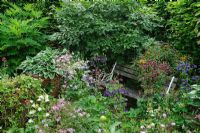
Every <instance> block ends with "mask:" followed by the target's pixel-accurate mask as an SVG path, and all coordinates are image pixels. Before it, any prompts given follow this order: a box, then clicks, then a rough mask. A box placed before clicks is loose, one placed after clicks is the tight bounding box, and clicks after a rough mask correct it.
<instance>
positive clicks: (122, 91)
mask: <svg viewBox="0 0 200 133" xmlns="http://www.w3.org/2000/svg"><path fill="white" fill-rule="evenodd" d="M118 92H119V93H121V94H128V91H127V90H125V89H118Z"/></svg>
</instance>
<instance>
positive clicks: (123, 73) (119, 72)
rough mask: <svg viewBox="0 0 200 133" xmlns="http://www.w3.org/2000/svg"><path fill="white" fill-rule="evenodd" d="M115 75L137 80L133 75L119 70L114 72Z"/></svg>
mask: <svg viewBox="0 0 200 133" xmlns="http://www.w3.org/2000/svg"><path fill="white" fill-rule="evenodd" d="M115 73H117V74H119V75H122V76H124V77H127V78H130V79H134V80H137V77H136V76H135V75H132V74H130V73H126V72H123V71H119V70H115Z"/></svg>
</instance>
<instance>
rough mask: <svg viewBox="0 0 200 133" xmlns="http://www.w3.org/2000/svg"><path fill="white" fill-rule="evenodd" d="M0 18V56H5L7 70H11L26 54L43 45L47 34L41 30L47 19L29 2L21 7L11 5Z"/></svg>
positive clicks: (32, 53)
mask: <svg viewBox="0 0 200 133" xmlns="http://www.w3.org/2000/svg"><path fill="white" fill-rule="evenodd" d="M0 19H1V23H0V39H1V42H0V57H6V58H7V60H8V66H9V68H10V69H9V70H10V71H12V72H13V71H14V69H15V68H16V67H17V66H18V65H19V64H20V62H21V61H23V60H24V59H25V58H26V56H32V55H35V54H36V53H37V52H38V51H40V50H41V49H43V48H44V47H45V44H44V42H45V41H46V37H47V36H46V35H45V34H44V33H42V30H43V29H44V28H45V26H47V24H48V21H47V18H46V17H42V12H41V11H39V10H36V9H35V8H34V5H31V4H26V5H24V6H23V8H20V7H18V6H16V5H11V7H10V8H9V9H6V11H5V13H1V14H0Z"/></svg>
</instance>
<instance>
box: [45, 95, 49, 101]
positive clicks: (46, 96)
mask: <svg viewBox="0 0 200 133" xmlns="http://www.w3.org/2000/svg"><path fill="white" fill-rule="evenodd" d="M44 99H45V102H49V95H47V94H46V95H45V96H44Z"/></svg>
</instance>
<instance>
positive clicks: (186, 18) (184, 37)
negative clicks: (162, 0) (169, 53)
mask: <svg viewBox="0 0 200 133" xmlns="http://www.w3.org/2000/svg"><path fill="white" fill-rule="evenodd" d="M167 11H168V12H170V19H169V20H168V26H169V27H170V29H169V32H168V33H169V36H168V38H169V39H170V41H171V42H172V43H173V45H174V46H175V47H176V48H177V49H178V50H180V51H181V52H183V53H185V54H189V55H191V56H192V57H193V58H194V61H195V62H196V63H199V57H200V56H199V52H200V38H199V35H200V32H199V31H200V29H199V28H200V22H199V17H200V3H199V2H197V1H196V2H195V1H189V0H179V1H176V2H169V3H168V5H167Z"/></svg>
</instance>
